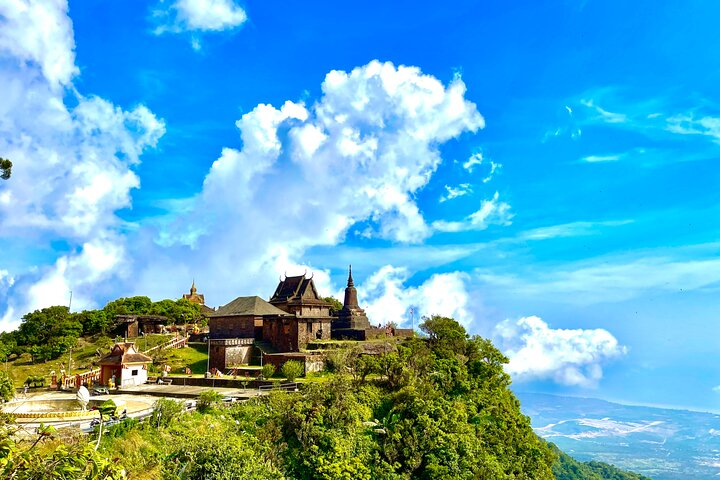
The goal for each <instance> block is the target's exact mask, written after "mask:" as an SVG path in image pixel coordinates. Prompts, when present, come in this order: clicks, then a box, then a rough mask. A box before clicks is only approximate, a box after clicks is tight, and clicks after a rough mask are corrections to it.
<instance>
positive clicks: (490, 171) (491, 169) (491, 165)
mask: <svg viewBox="0 0 720 480" xmlns="http://www.w3.org/2000/svg"><path fill="white" fill-rule="evenodd" d="M485 164H487V165H488V168H487V169H486V170H487V173H486V174H485V176H484V177H483V179H482V182H483V183H488V182H489V181H490V180H492V178H493V175H495V173H496V172H497V171H498V170H499V169H500V168H501V167H502V165H501V164H500V163H495V162H493V161H492V160H488V161H487V162H486V161H485V158H484V157H483V154H482V153H475V154H473V155H471V156H470V158H468V159H467V161H466V162H465V163H463V165H462V166H463V168H464V169H465V170H467V171H468V172H470V173H473V171H474V170H475V168H476V167H479V166H481V165H485Z"/></svg>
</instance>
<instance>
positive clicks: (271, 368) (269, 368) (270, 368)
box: [262, 363, 276, 380]
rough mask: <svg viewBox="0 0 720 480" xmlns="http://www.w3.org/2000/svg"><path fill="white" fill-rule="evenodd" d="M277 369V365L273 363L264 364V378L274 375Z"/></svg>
mask: <svg viewBox="0 0 720 480" xmlns="http://www.w3.org/2000/svg"><path fill="white" fill-rule="evenodd" d="M275 371H276V369H275V365H273V364H272V363H266V364H265V365H263V368H262V376H263V379H266V380H267V379H268V378H270V377H272V376H273V375H275Z"/></svg>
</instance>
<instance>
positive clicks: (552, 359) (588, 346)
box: [494, 316, 627, 387]
mask: <svg viewBox="0 0 720 480" xmlns="http://www.w3.org/2000/svg"><path fill="white" fill-rule="evenodd" d="M494 333H495V339H496V341H497V342H498V345H499V346H500V348H501V349H502V350H503V351H504V352H505V354H506V355H507V356H508V357H509V358H510V363H509V364H508V366H507V367H506V371H507V372H508V373H509V374H510V375H511V376H512V377H513V379H514V380H515V381H520V382H522V381H526V380H534V379H541V380H553V381H555V382H557V383H560V384H563V385H577V386H583V387H593V386H596V385H597V383H598V382H599V381H600V379H601V378H602V375H603V371H602V366H603V365H604V364H605V363H607V362H608V361H610V360H613V359H615V358H617V357H620V356H622V355H624V354H625V353H627V348H626V347H624V346H622V345H620V344H619V343H618V341H617V339H616V338H615V337H614V336H613V335H612V334H611V333H610V332H608V331H607V330H604V329H593V330H584V329H568V330H565V329H553V328H550V327H549V325H548V324H547V323H546V322H545V321H543V320H542V319H541V318H539V317H535V316H531V317H523V318H520V319H519V320H517V321H512V320H509V319H508V320H504V321H503V322H501V323H499V324H498V325H497V326H496V327H495V332H494Z"/></svg>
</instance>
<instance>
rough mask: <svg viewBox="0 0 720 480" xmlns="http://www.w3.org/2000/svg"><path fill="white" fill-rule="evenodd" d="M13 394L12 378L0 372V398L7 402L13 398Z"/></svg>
mask: <svg viewBox="0 0 720 480" xmlns="http://www.w3.org/2000/svg"><path fill="white" fill-rule="evenodd" d="M14 396H15V384H14V383H13V381H12V378H10V376H9V375H8V374H7V373H5V372H0V399H2V400H3V401H5V402H8V401H10V400H12V399H13V397H14Z"/></svg>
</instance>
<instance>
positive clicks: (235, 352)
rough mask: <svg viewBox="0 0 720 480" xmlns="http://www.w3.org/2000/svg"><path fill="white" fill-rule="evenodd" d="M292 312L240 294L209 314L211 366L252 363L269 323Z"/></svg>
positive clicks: (235, 365) (254, 297) (222, 367)
mask: <svg viewBox="0 0 720 480" xmlns="http://www.w3.org/2000/svg"><path fill="white" fill-rule="evenodd" d="M286 317H287V318H290V317H292V315H291V314H289V313H287V312H284V311H283V310H280V309H279V308H277V307H275V306H273V305H271V304H269V303H268V302H266V301H265V300H263V299H262V298H260V297H257V296H253V297H238V298H236V299H235V300H233V301H232V302H230V303H228V304H227V305H223V306H222V307H219V308H218V309H217V310H215V311H214V312H213V313H211V314H209V315H208V323H209V326H210V339H209V344H210V347H209V348H210V368H217V369H219V370H221V371H223V370H225V369H227V368H233V367H238V366H240V365H243V364H248V363H250V360H251V358H252V347H253V345H254V344H255V340H262V339H263V328H264V325H265V323H266V322H269V321H270V320H272V319H275V318H286Z"/></svg>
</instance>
